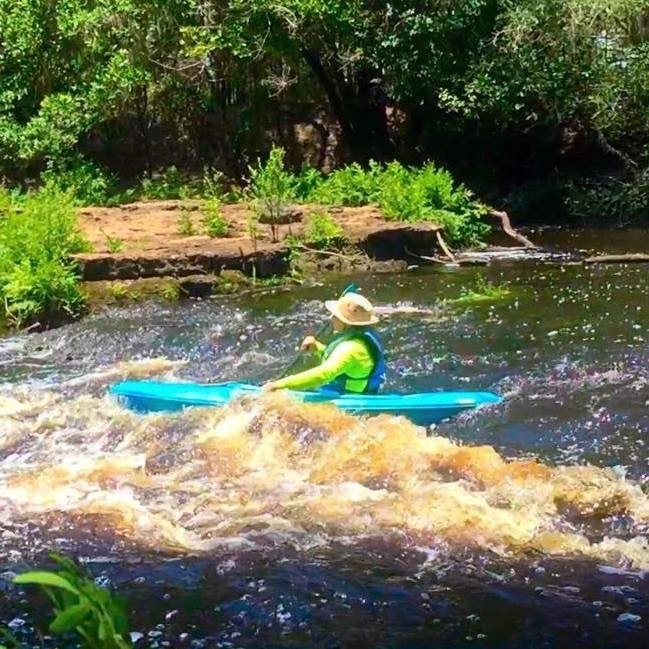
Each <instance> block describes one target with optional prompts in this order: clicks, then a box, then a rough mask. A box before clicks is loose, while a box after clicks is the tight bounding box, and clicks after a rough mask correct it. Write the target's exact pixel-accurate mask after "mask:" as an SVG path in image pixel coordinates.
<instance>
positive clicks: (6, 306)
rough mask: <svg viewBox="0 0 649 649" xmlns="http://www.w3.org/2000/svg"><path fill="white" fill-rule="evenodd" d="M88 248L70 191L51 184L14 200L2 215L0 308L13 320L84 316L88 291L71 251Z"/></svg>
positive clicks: (18, 323) (17, 322) (17, 323)
mask: <svg viewBox="0 0 649 649" xmlns="http://www.w3.org/2000/svg"><path fill="white" fill-rule="evenodd" d="M84 250H88V246H87V244H86V242H85V241H84V240H83V238H82V237H81V235H80V234H79V232H78V231H77V227H76V218H75V212H74V198H73V196H72V194H71V193H70V192H62V191H60V190H59V189H58V188H55V187H53V186H46V187H44V188H43V189H41V190H40V191H39V192H36V193H32V194H27V195H25V196H22V197H20V198H14V199H12V200H11V202H10V205H9V207H8V208H5V210H4V217H3V218H1V219H0V300H1V302H0V304H2V306H1V307H0V308H2V309H3V311H4V315H5V318H6V319H7V320H8V321H9V322H10V324H12V325H14V326H21V325H23V324H25V323H27V322H30V321H35V320H36V319H37V318H38V319H42V320H44V321H45V322H44V323H45V324H51V323H53V322H56V321H58V320H60V319H63V318H68V317H73V316H77V315H79V314H80V313H81V312H82V311H83V309H84V306H85V296H84V295H83V293H82V292H81V290H80V288H79V284H78V275H77V267H76V264H75V263H74V262H73V261H72V260H71V259H70V255H71V254H73V253H75V252H82V251H84Z"/></svg>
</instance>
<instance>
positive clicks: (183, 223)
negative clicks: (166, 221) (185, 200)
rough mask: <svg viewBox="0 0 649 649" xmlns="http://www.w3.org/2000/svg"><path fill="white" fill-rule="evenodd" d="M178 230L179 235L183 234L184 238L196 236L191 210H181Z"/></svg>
mask: <svg viewBox="0 0 649 649" xmlns="http://www.w3.org/2000/svg"><path fill="white" fill-rule="evenodd" d="M176 228H177V230H178V234H182V235H183V236H184V237H193V236H194V235H195V234H196V230H195V228H194V223H193V221H192V217H191V216H190V214H189V210H187V209H183V208H182V207H181V208H180V216H179V217H178V221H177V222H176Z"/></svg>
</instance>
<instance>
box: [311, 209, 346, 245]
mask: <svg viewBox="0 0 649 649" xmlns="http://www.w3.org/2000/svg"><path fill="white" fill-rule="evenodd" d="M342 240H344V233H343V229H342V228H341V227H340V225H339V224H338V223H336V221H334V220H333V218H332V217H331V215H330V214H328V213H327V212H320V211H318V212H311V214H309V215H308V216H307V217H306V220H305V222H304V242H305V243H306V244H308V245H309V246H313V247H314V248H323V249H324V248H331V247H332V246H333V245H335V244H338V243H340V242H341V241H342Z"/></svg>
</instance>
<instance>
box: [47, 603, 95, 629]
mask: <svg viewBox="0 0 649 649" xmlns="http://www.w3.org/2000/svg"><path fill="white" fill-rule="evenodd" d="M89 613H90V605H89V604H88V602H82V603H81V604H74V605H72V606H68V608H66V609H64V610H62V611H61V612H60V613H59V614H58V615H57V616H56V617H55V618H54V619H53V620H52V622H50V630H51V631H53V632H54V633H64V632H65V631H69V630H70V629H74V628H75V627H77V626H79V624H81V623H82V622H83V621H84V620H85V619H86V618H87V617H88V614H89Z"/></svg>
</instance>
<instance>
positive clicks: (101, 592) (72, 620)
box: [14, 554, 133, 649]
mask: <svg viewBox="0 0 649 649" xmlns="http://www.w3.org/2000/svg"><path fill="white" fill-rule="evenodd" d="M50 557H51V558H52V559H53V560H54V561H55V562H56V564H57V565H58V567H59V568H58V570H57V571H56V572H49V571H35V572H25V573H23V574H21V575H18V576H17V577H15V578H14V583H16V584H19V585H26V584H34V585H37V586H40V587H41V588H42V589H43V591H45V594H46V595H47V596H48V597H49V599H50V600H51V602H52V604H53V605H54V613H55V617H54V619H53V620H52V622H51V623H50V631H51V632H52V633H56V634H64V633H67V632H70V631H74V632H76V633H77V635H78V636H80V639H81V646H82V647H83V648H84V649H130V648H131V647H132V646H133V644H132V642H131V639H130V635H129V631H128V620H127V618H126V613H125V611H124V604H123V603H122V601H121V600H120V599H119V598H117V597H115V596H114V595H113V594H112V593H111V592H110V591H109V590H107V589H106V588H102V587H101V586H98V585H97V584H95V582H94V580H93V579H92V577H90V576H89V575H88V574H87V573H86V572H85V571H83V570H82V569H81V568H79V567H78V566H77V565H76V564H75V563H74V562H73V561H71V560H70V559H67V558H66V557H62V556H60V555H57V554H51V555H50Z"/></svg>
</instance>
